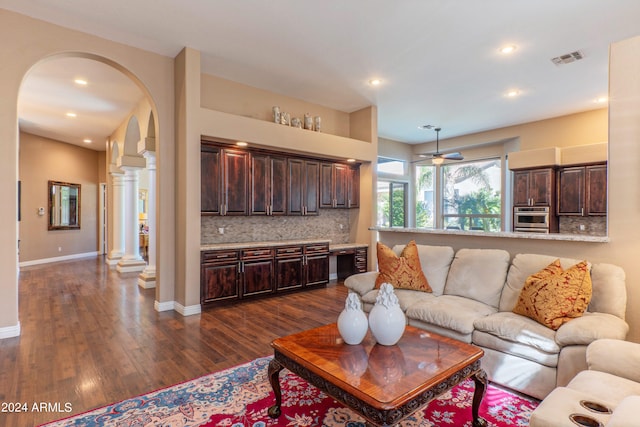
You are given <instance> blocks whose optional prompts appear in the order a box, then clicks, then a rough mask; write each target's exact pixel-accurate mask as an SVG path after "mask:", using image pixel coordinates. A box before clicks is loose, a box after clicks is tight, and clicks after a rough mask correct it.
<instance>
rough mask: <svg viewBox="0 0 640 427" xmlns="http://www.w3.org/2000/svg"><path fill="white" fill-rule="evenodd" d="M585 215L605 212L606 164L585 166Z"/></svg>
mask: <svg viewBox="0 0 640 427" xmlns="http://www.w3.org/2000/svg"><path fill="white" fill-rule="evenodd" d="M586 172H587V173H586V186H587V188H586V192H587V201H586V208H587V215H606V214H607V165H606V164H602V165H593V166H587V168H586Z"/></svg>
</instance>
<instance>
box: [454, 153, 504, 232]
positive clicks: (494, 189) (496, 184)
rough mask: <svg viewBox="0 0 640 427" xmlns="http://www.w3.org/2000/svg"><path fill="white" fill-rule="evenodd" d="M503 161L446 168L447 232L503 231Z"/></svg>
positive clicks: (495, 160) (497, 160)
mask: <svg viewBox="0 0 640 427" xmlns="http://www.w3.org/2000/svg"><path fill="white" fill-rule="evenodd" d="M500 178H501V168H500V159H489V160H481V161H474V162H464V163H450V164H446V165H444V166H442V203H443V205H442V220H443V228H446V229H456V230H482V231H500V229H501V223H500V221H501V197H500Z"/></svg>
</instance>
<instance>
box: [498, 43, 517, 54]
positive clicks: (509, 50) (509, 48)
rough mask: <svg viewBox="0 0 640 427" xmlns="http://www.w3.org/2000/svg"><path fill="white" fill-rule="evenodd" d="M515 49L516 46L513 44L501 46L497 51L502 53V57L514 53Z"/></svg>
mask: <svg viewBox="0 0 640 427" xmlns="http://www.w3.org/2000/svg"><path fill="white" fill-rule="evenodd" d="M516 49H517V47H516V45H514V44H510V45H507V46H502V47H501V48H500V49H498V50H499V52H500V53H502V54H503V55H509V54H510V53H513V52H515V50H516Z"/></svg>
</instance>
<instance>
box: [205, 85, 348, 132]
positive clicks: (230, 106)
mask: <svg viewBox="0 0 640 427" xmlns="http://www.w3.org/2000/svg"><path fill="white" fill-rule="evenodd" d="M200 88H201V95H200V96H201V101H200V102H201V106H202V108H206V109H208V110H216V111H222V112H225V113H230V114H235V115H237V116H243V117H251V118H253V119H258V120H266V121H271V120H272V108H273V106H276V105H277V106H278V107H280V110H281V111H282V112H285V111H286V112H288V113H290V114H291V117H298V118H299V119H301V120H302V118H303V117H304V114H305V113H309V114H310V115H311V117H314V116H320V117H322V131H323V132H325V133H330V134H333V135H340V136H346V137H348V136H349V114H348V113H345V112H343V111H337V110H334V109H331V108H328V107H324V106H322V105H317V104H312V103H309V102H306V101H302V100H300V99H296V98H291V97H288V96H284V95H280V94H277V93H274V92H272V91H268V90H264V89H258V88H255V87H251V86H247V85H243V84H241V83H236V82H233V81H230V80H226V79H223V78H220V77H217V76H212V75H210V74H202V75H201V85H200Z"/></svg>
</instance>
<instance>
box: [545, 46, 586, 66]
mask: <svg viewBox="0 0 640 427" xmlns="http://www.w3.org/2000/svg"><path fill="white" fill-rule="evenodd" d="M582 58H584V55H583V54H582V52H580V51H579V50H576V51H575V52H571V53H565V54H564V55H560V56H556V57H555V58H551V62H553V63H554V64H556V65H564V64H570V63H572V62H575V61H579V60H581V59H582Z"/></svg>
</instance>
